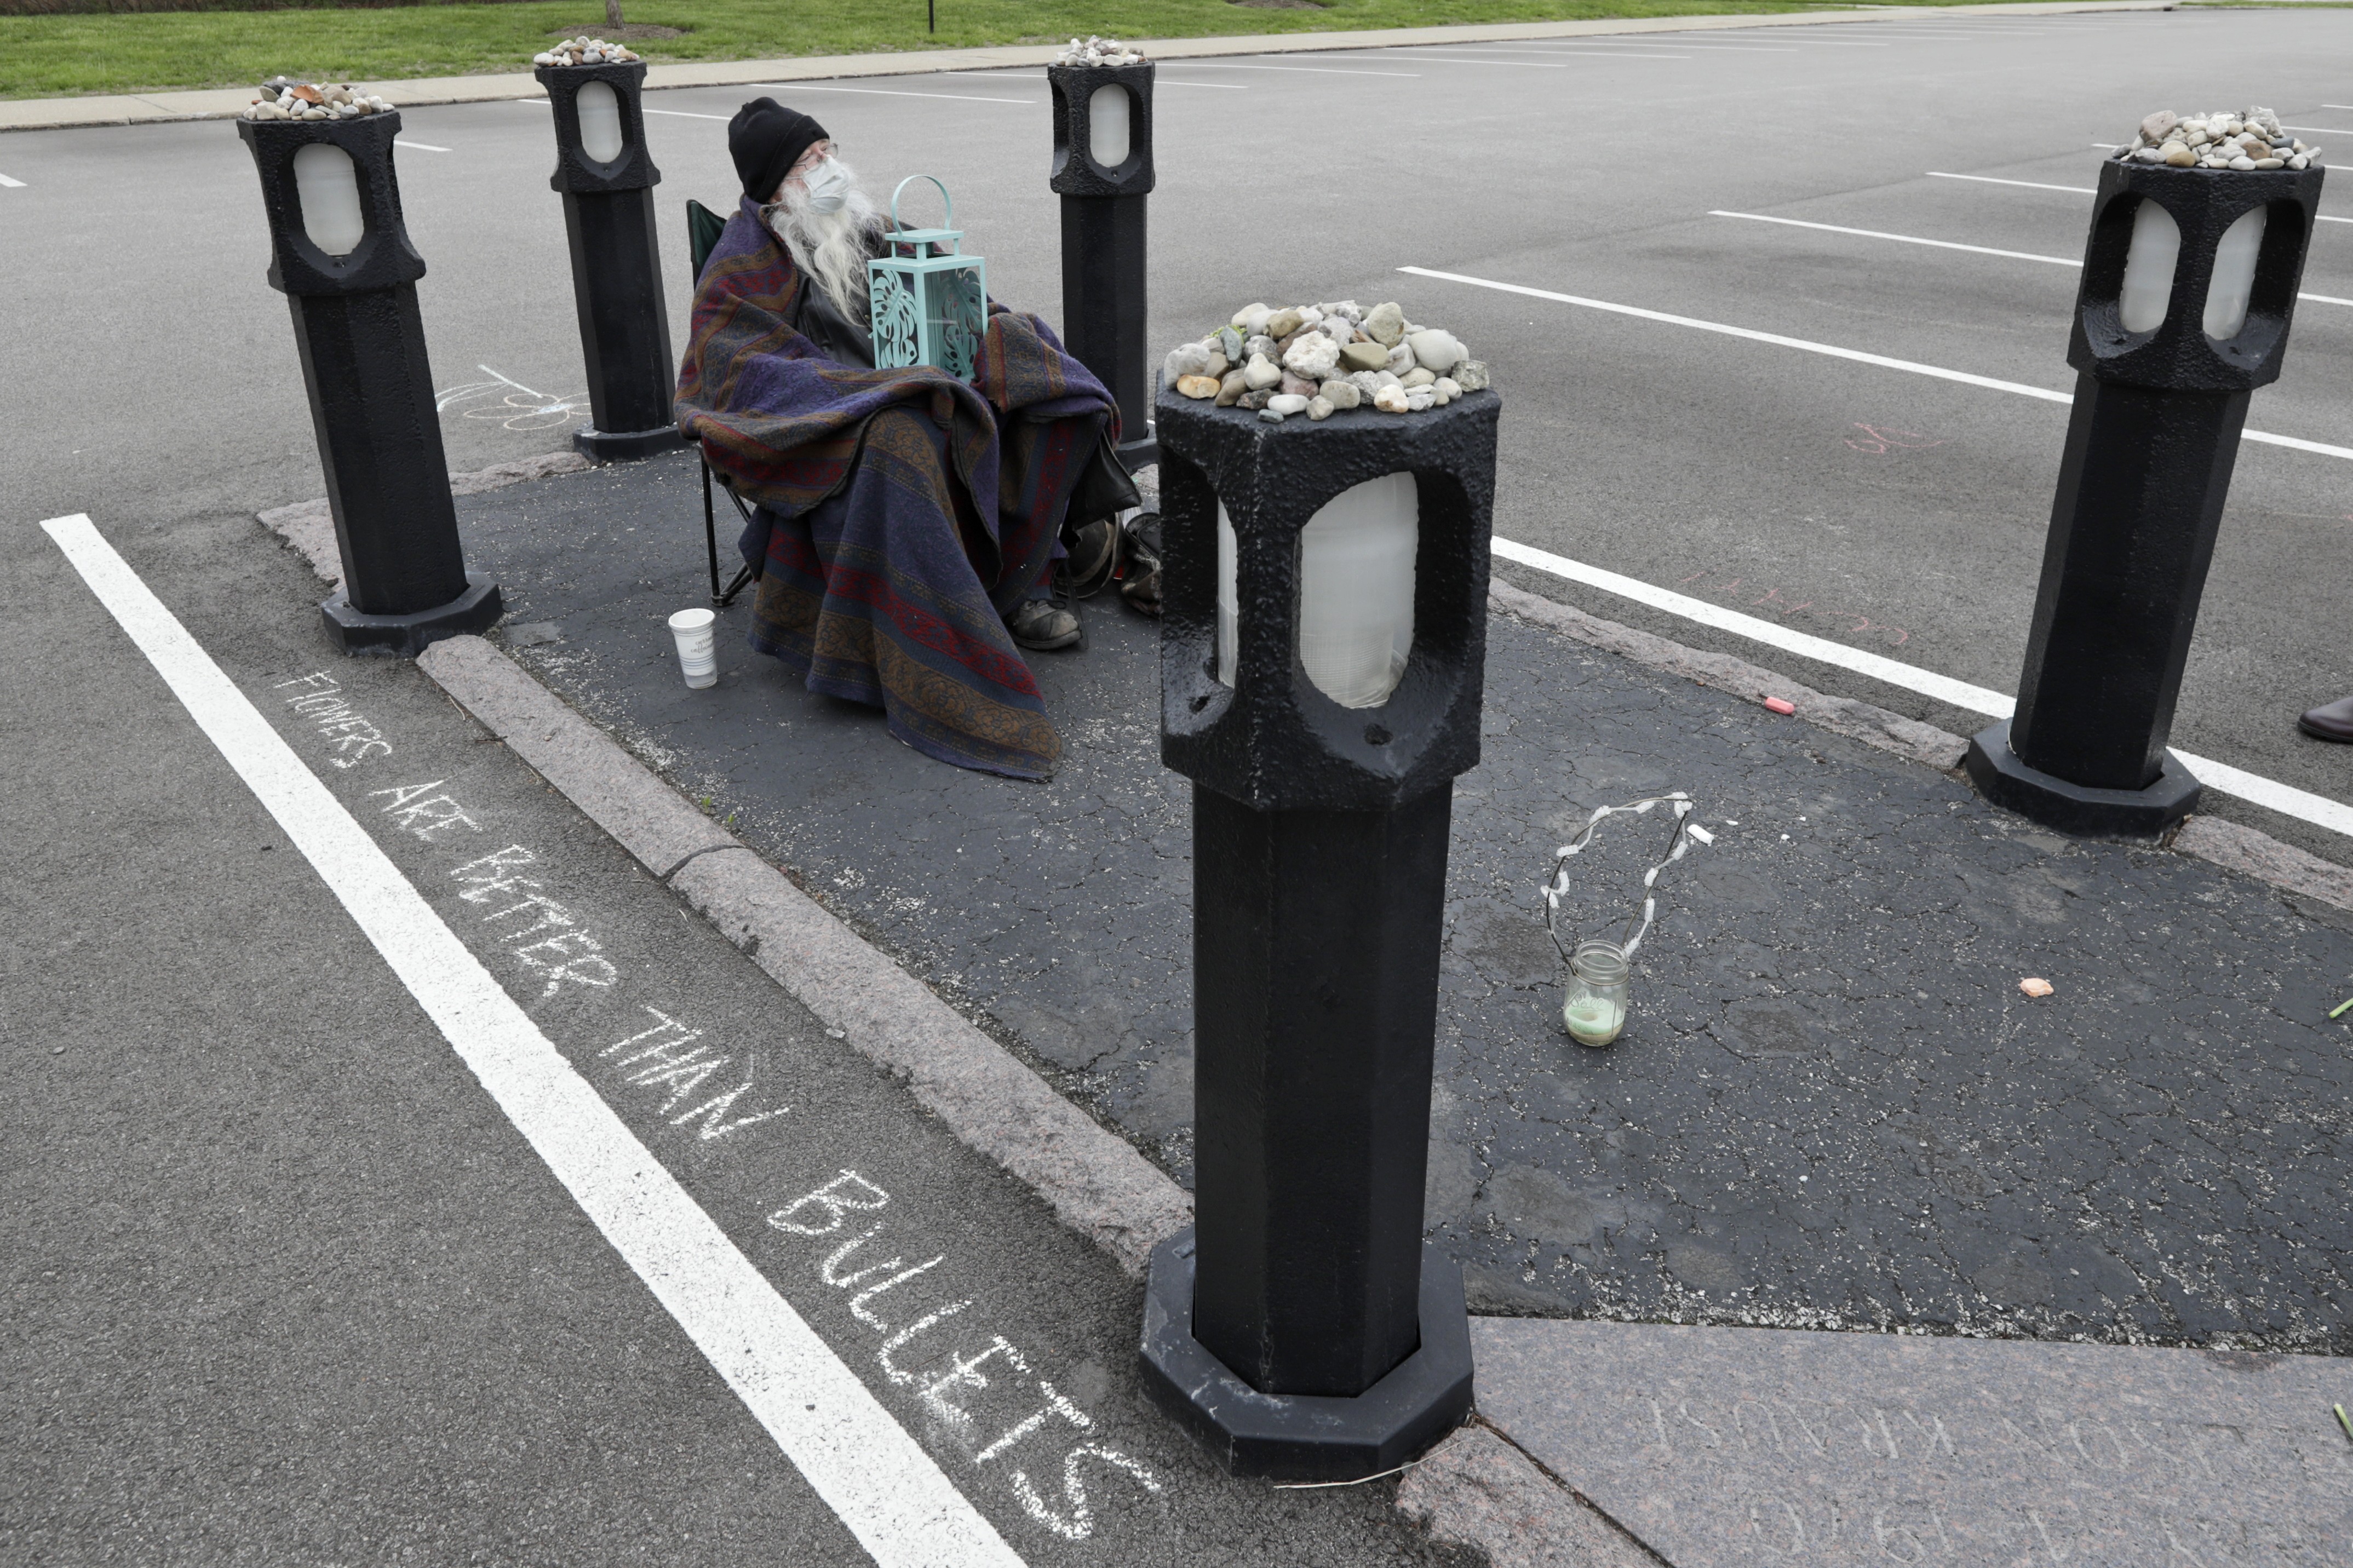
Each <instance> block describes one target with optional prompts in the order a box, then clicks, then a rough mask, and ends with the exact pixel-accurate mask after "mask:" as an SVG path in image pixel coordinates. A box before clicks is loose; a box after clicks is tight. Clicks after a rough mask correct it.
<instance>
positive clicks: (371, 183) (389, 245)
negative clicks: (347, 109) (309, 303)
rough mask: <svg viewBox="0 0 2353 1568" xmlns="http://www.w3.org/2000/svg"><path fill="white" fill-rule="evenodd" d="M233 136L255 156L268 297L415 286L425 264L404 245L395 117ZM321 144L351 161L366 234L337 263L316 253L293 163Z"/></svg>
mask: <svg viewBox="0 0 2353 1568" xmlns="http://www.w3.org/2000/svg"><path fill="white" fill-rule="evenodd" d="M399 134H400V113H399V111H398V110H373V111H371V112H370V113H368V114H366V115H364V116H359V117H354V118H350V119H342V118H338V119H333V120H291V119H273V120H248V119H240V120H238V121H237V136H238V138H239V139H240V140H241V141H243V142H245V144H246V146H247V148H248V149H249V150H250V151H251V152H252V153H253V167H254V172H255V173H256V174H259V176H260V177H261V206H262V211H263V212H264V213H265V214H266V215H267V216H268V217H269V247H270V251H269V286H270V287H271V288H272V289H277V290H279V291H280V293H285V294H359V293H364V292H366V291H368V290H370V289H390V288H393V287H395V286H396V285H398V284H402V283H414V282H416V281H417V279H419V278H422V277H424V276H425V258H423V257H422V256H419V255H418V254H417V247H416V246H414V245H413V244H411V243H410V242H409V238H408V227H407V225H406V222H405V221H404V220H403V219H402V216H401V211H400V184H399V182H398V181H397V180H396V178H395V177H394V174H393V168H392V142H393V138H394V137H396V136H398V135H399ZM318 142H324V143H326V144H328V145H330V146H332V147H337V148H340V149H342V151H343V153H344V154H345V155H346V156H347V157H349V158H350V159H351V168H352V174H353V177H354V179H355V181H356V184H357V195H358V203H359V214H358V216H359V219H360V221H361V222H362V223H364V229H363V231H362V232H361V234H360V236H359V239H358V242H357V244H356V245H354V246H353V248H352V249H350V250H348V251H346V252H344V253H343V254H342V255H339V256H337V255H330V254H329V253H328V252H326V251H325V250H322V249H321V248H320V247H319V246H318V245H317V244H316V243H315V242H314V241H313V240H312V238H311V236H310V234H309V232H308V231H307V230H306V228H305V226H304V223H303V212H302V198H301V181H300V179H298V177H297V175H296V173H295V160H296V158H297V156H298V155H299V154H301V151H302V149H304V148H305V147H309V146H311V145H313V144H314V143H318ZM313 216H317V215H313Z"/></svg>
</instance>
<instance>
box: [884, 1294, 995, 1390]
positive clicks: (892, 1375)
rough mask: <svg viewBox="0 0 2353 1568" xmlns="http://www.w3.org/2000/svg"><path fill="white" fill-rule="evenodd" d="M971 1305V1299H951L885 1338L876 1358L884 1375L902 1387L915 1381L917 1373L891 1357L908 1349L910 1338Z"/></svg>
mask: <svg viewBox="0 0 2353 1568" xmlns="http://www.w3.org/2000/svg"><path fill="white" fill-rule="evenodd" d="M971 1305H972V1303H971V1302H970V1301H951V1302H950V1303H948V1305H946V1306H944V1307H942V1308H941V1309H940V1310H938V1311H936V1312H934V1313H933V1314H932V1315H931V1316H929V1317H927V1318H918V1319H916V1320H915V1321H913V1322H912V1323H909V1324H908V1325H907V1326H906V1327H905V1328H903V1329H901V1330H900V1331H898V1332H897V1333H895V1334H892V1336H891V1337H890V1338H889V1339H887V1340H884V1341H883V1342H882V1349H881V1352H879V1353H878V1354H877V1355H876V1356H875V1358H874V1359H875V1360H876V1361H878V1362H881V1363H882V1375H883V1376H885V1377H887V1378H889V1379H890V1380H891V1381H892V1382H893V1383H895V1384H898V1385H899V1386H900V1387H902V1388H904V1387H906V1386H907V1385H908V1384H912V1383H913V1382H914V1381H915V1374H914V1373H912V1372H909V1371H907V1370H906V1369H905V1368H904V1367H899V1366H893V1365H892V1364H891V1357H892V1355H894V1354H895V1353H897V1352H900V1351H902V1350H904V1349H906V1347H907V1342H909V1341H910V1340H912V1339H913V1338H914V1337H915V1336H916V1335H917V1334H920V1333H922V1332H923V1331H924V1330H925V1329H928V1328H930V1327H931V1326H932V1325H933V1324H934V1323H937V1322H941V1321H944V1320H946V1319H949V1318H953V1317H955V1315H956V1314H957V1313H958V1312H961V1311H963V1310H965V1308H966V1307H969V1306H971Z"/></svg>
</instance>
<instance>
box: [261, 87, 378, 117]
mask: <svg viewBox="0 0 2353 1568" xmlns="http://www.w3.org/2000/svg"><path fill="white" fill-rule="evenodd" d="M260 92H261V96H260V97H259V98H257V99H255V100H253V101H252V102H251V103H248V104H247V105H246V106H245V110H244V116H245V118H246V119H248V120H357V119H358V118H359V117H360V116H362V115H364V114H390V113H391V112H392V105H391V104H390V103H389V102H387V101H386V100H384V99H381V98H375V97H372V96H370V95H369V94H367V93H364V92H359V91H355V90H354V89H353V87H352V84H351V83H349V82H345V83H343V86H341V87H335V86H332V85H321V84H319V83H316V82H307V81H296V80H294V79H291V78H290V77H282V76H274V77H271V78H270V79H269V80H268V81H265V82H263V83H262V84H261V87H260Z"/></svg>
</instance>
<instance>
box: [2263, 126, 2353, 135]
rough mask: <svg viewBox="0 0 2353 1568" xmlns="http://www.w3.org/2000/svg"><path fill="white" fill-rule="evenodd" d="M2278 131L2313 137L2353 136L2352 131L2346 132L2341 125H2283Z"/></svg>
mask: <svg viewBox="0 0 2353 1568" xmlns="http://www.w3.org/2000/svg"><path fill="white" fill-rule="evenodd" d="M2280 129H2281V130H2283V131H2303V132H2309V133H2311V134H2312V135H2315V136H2353V131H2348V130H2346V129H2345V128H2344V127H2343V126H2341V125H2283V126H2281V127H2280Z"/></svg>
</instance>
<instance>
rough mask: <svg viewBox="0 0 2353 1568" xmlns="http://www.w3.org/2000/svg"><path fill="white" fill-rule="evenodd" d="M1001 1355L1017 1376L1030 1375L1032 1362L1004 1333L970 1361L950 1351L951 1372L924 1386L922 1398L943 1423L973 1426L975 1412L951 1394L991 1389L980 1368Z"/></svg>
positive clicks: (949, 1369)
mask: <svg viewBox="0 0 2353 1568" xmlns="http://www.w3.org/2000/svg"><path fill="white" fill-rule="evenodd" d="M999 1356H1002V1357H1003V1358H1004V1359H1005V1363H1006V1364H1007V1365H1008V1366H1009V1367H1011V1368H1012V1369H1013V1370H1014V1371H1015V1372H1017V1373H1026V1372H1028V1371H1029V1363H1028V1362H1026V1361H1024V1360H1022V1359H1021V1352H1019V1351H1018V1350H1015V1349H1014V1348H1013V1344H1012V1342H1010V1341H1009V1340H1008V1339H1007V1338H1006V1337H1005V1336H1004V1335H1003V1334H992V1335H990V1336H989V1340H988V1345H987V1349H985V1350H983V1351H982V1352H980V1353H979V1354H978V1355H976V1356H973V1357H970V1358H969V1359H967V1358H966V1357H964V1356H960V1355H956V1354H955V1353H954V1352H950V1354H949V1356H948V1370H947V1372H946V1373H944V1375H942V1376H941V1377H939V1378H937V1379H935V1380H934V1381H933V1382H931V1383H929V1384H924V1386H923V1394H921V1395H920V1397H921V1398H922V1400H923V1404H924V1405H925V1406H926V1407H927V1408H929V1409H930V1411H931V1412H932V1414H933V1415H937V1416H938V1417H940V1419H942V1420H943V1421H946V1422H948V1423H949V1424H951V1425H953V1426H971V1425H972V1412H971V1411H969V1410H966V1409H965V1407H964V1406H963V1405H958V1404H957V1403H955V1400H953V1399H951V1398H949V1397H948V1395H949V1394H951V1393H952V1392H953V1391H955V1390H956V1389H960V1388H971V1389H982V1388H987V1386H988V1379H987V1378H986V1377H984V1376H982V1375H981V1371H980V1369H981V1368H982V1367H984V1366H986V1365H987V1364H988V1363H989V1362H991V1361H992V1360H995V1359H996V1358H997V1357H999Z"/></svg>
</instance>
